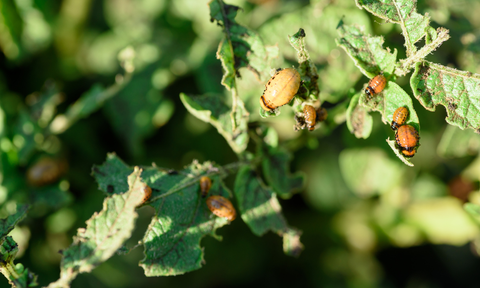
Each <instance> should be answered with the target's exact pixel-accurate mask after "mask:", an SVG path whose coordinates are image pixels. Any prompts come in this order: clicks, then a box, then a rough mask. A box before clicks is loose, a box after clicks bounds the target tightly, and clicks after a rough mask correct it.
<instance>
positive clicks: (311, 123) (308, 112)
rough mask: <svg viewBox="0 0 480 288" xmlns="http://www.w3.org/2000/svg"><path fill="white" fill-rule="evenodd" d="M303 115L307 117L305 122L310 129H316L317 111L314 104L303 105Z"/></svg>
mask: <svg viewBox="0 0 480 288" xmlns="http://www.w3.org/2000/svg"><path fill="white" fill-rule="evenodd" d="M303 117H304V118H305V124H306V125H307V128H308V130H310V131H313V130H315V124H316V119H317V112H316V111H315V108H313V106H312V105H305V106H303Z"/></svg>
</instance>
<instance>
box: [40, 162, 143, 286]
mask: <svg viewBox="0 0 480 288" xmlns="http://www.w3.org/2000/svg"><path fill="white" fill-rule="evenodd" d="M141 173H142V170H141V169H139V168H138V167H135V168H134V171H133V173H132V174H131V175H130V176H128V185H129V188H128V191H125V193H124V194H115V195H112V196H110V197H107V198H105V200H104V202H103V209H102V211H100V212H99V213H95V214H94V215H93V216H92V217H91V218H90V219H89V220H88V221H87V222H86V223H87V228H80V229H78V232H77V236H76V237H74V242H73V244H72V245H71V246H70V247H68V248H67V249H65V250H64V251H63V257H62V263H61V271H60V279H59V280H58V281H57V282H54V283H51V284H50V285H49V287H65V286H68V285H69V283H70V282H71V281H72V280H73V279H75V277H76V276H77V275H78V274H79V273H84V272H90V271H92V270H93V269H94V268H95V267H96V266H97V265H99V264H101V263H102V262H104V261H106V260H108V259H109V258H110V257H111V256H112V255H113V254H114V253H115V252H116V251H117V250H118V249H119V248H120V247H121V246H122V245H123V243H124V242H125V240H127V239H129V238H130V236H131V234H132V231H133V229H134V228H135V220H136V218H137V216H138V214H137V212H135V209H136V208H137V207H138V206H139V205H140V204H142V201H143V196H144V189H145V185H146V184H145V183H144V182H143V181H142V178H141V177H140V174H141Z"/></svg>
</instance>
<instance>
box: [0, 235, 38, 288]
mask: <svg viewBox="0 0 480 288" xmlns="http://www.w3.org/2000/svg"><path fill="white" fill-rule="evenodd" d="M17 253H18V245H17V243H16V242H15V240H13V238H12V237H11V236H7V237H6V238H5V241H2V243H1V245H0V272H2V274H3V275H4V276H5V278H7V279H8V282H9V283H10V284H11V285H12V287H16V288H27V287H35V286H38V283H37V275H35V274H33V273H32V272H30V271H29V270H28V268H24V267H23V265H22V264H20V263H19V264H17V265H15V264H13V261H14V260H15V256H16V255H17Z"/></svg>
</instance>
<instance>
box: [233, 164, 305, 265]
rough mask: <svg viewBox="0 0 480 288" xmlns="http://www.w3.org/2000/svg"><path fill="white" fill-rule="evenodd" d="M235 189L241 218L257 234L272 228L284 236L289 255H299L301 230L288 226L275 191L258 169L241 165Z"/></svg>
mask: <svg viewBox="0 0 480 288" xmlns="http://www.w3.org/2000/svg"><path fill="white" fill-rule="evenodd" d="M234 192H235V196H236V198H237V201H238V207H239V209H240V212H241V214H242V219H243V221H244V222H245V223H246V224H247V225H248V227H250V230H252V232H253V233H254V234H255V235H258V236H262V235H263V234H265V233H266V232H268V231H269V230H270V231H272V232H274V233H277V234H278V235H280V236H282V237H283V243H284V245H283V246H284V252H285V253H286V254H288V255H290V256H298V255H299V254H300V252H301V250H302V249H303V245H302V243H300V241H298V238H297V237H300V231H297V230H295V229H293V228H291V227H289V226H288V224H287V221H286V220H285V218H284V217H283V215H282V207H281V206H280V203H279V202H278V200H277V196H276V194H275V193H274V192H273V191H272V190H271V189H269V188H268V187H266V186H265V184H264V183H263V182H262V180H261V179H260V178H259V177H258V176H257V175H256V173H255V171H253V170H251V169H250V167H248V166H243V167H242V168H240V170H239V171H238V174H237V178H236V179H235V189H234ZM294 239H296V240H294ZM292 245H293V246H292Z"/></svg>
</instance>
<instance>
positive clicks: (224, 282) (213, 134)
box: [0, 0, 480, 288]
mask: <svg viewBox="0 0 480 288" xmlns="http://www.w3.org/2000/svg"><path fill="white" fill-rule="evenodd" d="M227 3H228V4H234V5H237V6H240V7H241V8H242V9H243V10H241V11H239V14H238V17H237V21H238V22H239V23H240V24H242V25H244V26H246V27H248V28H250V29H252V30H254V31H257V32H258V33H259V34H260V36H261V37H262V38H263V40H264V42H265V43H266V44H267V45H278V48H279V57H278V58H277V59H276V60H275V63H274V65H275V66H274V67H272V69H273V68H278V67H291V66H292V65H295V64H296V54H295V51H294V49H293V48H292V47H291V46H290V45H289V43H288V40H287V36H288V35H292V34H294V33H295V32H297V31H298V29H299V28H300V27H301V28H303V29H304V30H305V31H306V35H307V38H306V39H307V49H308V51H309V53H310V56H311V58H312V60H313V61H314V62H315V63H316V65H317V68H318V71H319V75H320V80H319V85H320V90H321V93H320V97H321V99H322V101H324V104H323V105H324V107H326V108H327V109H328V111H329V115H330V116H329V118H328V120H327V121H326V122H325V123H322V124H321V125H320V126H319V128H318V129H317V130H316V131H314V132H311V133H310V132H307V131H302V132H295V131H294V130H293V125H294V120H293V112H292V111H289V109H290V108H289V107H283V108H282V113H281V114H280V116H279V117H275V118H268V119H266V120H265V119H261V118H260V116H259V114H258V97H259V96H260V95H261V92H262V91H263V88H264V83H262V82H260V81H258V80H257V79H255V77H254V75H252V73H250V72H249V71H248V70H246V69H245V70H241V71H240V73H241V76H242V78H241V79H239V80H238V87H239V94H240V97H241V98H242V99H243V100H244V101H245V102H246V107H247V109H248V110H249V111H250V114H251V115H250V116H251V121H266V122H268V123H269V125H271V126H272V127H274V128H275V129H276V130H277V132H278V134H279V136H280V140H281V141H282V145H284V146H285V147H287V148H288V149H289V150H290V151H291V152H292V153H293V155H294V157H293V160H292V165H291V170H292V171H304V172H305V173H306V175H307V177H308V180H307V186H306V187H305V189H304V191H302V192H301V193H299V194H297V195H295V196H294V197H292V198H291V199H289V200H280V201H281V204H282V207H283V210H284V214H285V216H286V218H287V220H288V221H289V224H290V225H292V226H294V227H297V228H299V229H301V230H303V235H302V242H303V243H304V245H305V250H304V252H303V253H302V254H301V256H300V257H299V258H297V259H296V258H291V257H288V256H286V255H284V254H283V252H282V243H281V238H280V237H278V236H276V235H274V234H272V233H269V234H267V235H265V236H263V237H261V238H259V237H256V236H254V235H253V234H252V233H251V232H250V231H249V229H248V227H247V226H246V225H245V224H244V223H243V222H242V221H241V219H240V218H239V219H238V220H237V221H234V222H233V223H232V224H231V225H228V226H226V227H223V228H221V229H220V230H218V231H217V233H218V234H220V235H222V236H223V241H221V242H219V241H216V240H215V239H213V238H209V237H206V238H204V239H203V240H202V246H203V247H205V248H204V249H205V260H206V264H205V265H204V267H203V268H202V269H200V270H197V271H194V272H190V273H187V274H185V275H182V276H176V277H160V278H147V277H145V276H144V275H143V270H142V269H141V268H140V267H139V266H138V262H139V260H140V259H142V258H143V251H142V249H141V248H137V249H136V250H134V251H133V252H132V253H130V254H128V255H126V256H119V255H116V256H114V257H112V258H111V259H110V260H109V261H107V262H106V263H103V264H102V265H100V266H99V267H98V268H96V269H95V270H94V271H93V272H92V273H91V274H81V275H79V277H78V278H77V279H76V280H75V281H74V282H73V283H72V287H121V288H127V287H147V285H148V286H149V287H157V286H158V287H245V286H247V285H248V286H250V285H255V286H262V287H279V286H280V287H281V286H287V285H288V286H293V287H479V286H480V276H479V275H480V274H479V273H478V271H479V269H480V258H478V251H480V250H479V249H480V246H479V245H480V233H479V232H480V230H479V226H478V223H477V222H475V220H474V219H473V218H472V217H470V215H469V214H468V213H467V212H465V210H464V208H463V204H464V203H465V202H472V203H477V204H479V203H480V191H479V179H480V158H478V152H479V149H480V136H479V135H477V134H475V133H474V132H473V131H471V130H467V131H461V130H460V129H458V128H456V127H453V126H449V125H447V124H446V122H445V120H444V118H445V116H446V113H445V109H444V108H443V107H439V108H438V109H437V111H436V112H434V113H432V112H427V111H425V109H424V108H423V107H421V105H420V104H418V102H417V101H416V100H414V105H415V108H416V112H417V114H418V116H419V119H420V124H421V146H420V148H419V150H418V153H417V155H416V156H415V157H414V158H413V160H412V162H413V163H414V164H415V167H413V168H410V167H407V166H405V165H404V164H403V163H402V162H401V161H400V160H399V159H397V158H396V156H395V155H394V153H393V152H392V151H391V149H390V148H389V146H388V145H387V143H386V142H385V139H387V138H388V137H390V138H393V137H394V134H393V132H392V131H391V130H390V128H389V127H388V126H387V125H385V124H384V123H382V121H381V117H380V115H379V114H378V113H373V114H372V116H373V118H374V125H373V131H372V134H371V136H370V137H369V138H368V139H366V140H364V139H356V138H355V136H354V135H352V134H351V133H350V132H349V131H348V129H347V127H346V125H345V111H346V108H347V106H348V103H349V99H350V98H349V96H350V95H352V94H353V92H355V91H359V90H360V89H362V87H363V86H364V84H365V83H366V82H368V79H367V78H366V77H365V76H363V75H362V74H361V73H360V72H359V70H358V69H357V68H356V67H355V66H354V64H353V62H352V61H351V59H350V58H349V57H348V56H347V55H346V53H344V51H343V50H341V49H340V48H338V47H337V46H336V44H335V38H336V37H337V32H336V27H337V24H338V22H339V21H340V20H343V21H344V22H345V23H347V24H349V23H357V24H359V25H364V26H365V30H366V31H367V32H368V33H371V34H372V35H383V36H384V37H385V44H384V46H386V47H389V48H390V49H392V50H393V49H397V50H398V51H399V53H398V55H399V58H400V59H401V58H404V57H405V51H404V47H403V37H402V35H401V30H400V27H399V26H398V25H394V24H387V23H384V22H383V21H382V20H380V19H378V18H375V17H373V16H372V15H370V14H369V13H368V12H366V11H364V10H360V9H358V8H357V7H356V6H355V3H354V1H347V0H337V1H331V0H330V1H327V0H312V1H307V0H302V1H298V0H295V1H294V0H249V1H246V0H232V1H227ZM207 4H208V1H206V0H174V1H167V0H98V1H92V0H64V1H60V0H48V1H47V0H1V2H0V49H1V53H0V105H1V106H0V108H1V110H0V112H1V113H0V114H1V115H0V116H1V117H0V119H1V121H0V136H1V140H0V150H1V151H0V153H2V154H0V155H1V160H2V162H1V163H2V171H1V173H2V174H1V177H0V179H1V181H2V182H1V186H0V213H1V216H2V217H1V218H4V217H5V216H6V215H8V214H9V213H10V212H11V211H12V210H14V207H15V204H16V203H17V202H22V201H24V200H26V199H27V200H32V199H33V201H34V202H35V203H37V204H36V206H35V209H32V211H30V213H29V216H28V217H27V218H26V219H25V220H24V221H23V222H21V223H20V225H19V226H18V227H17V228H16V229H15V230H14V231H13V232H12V235H13V237H14V239H15V240H16V241H17V243H18V244H19V247H20V253H19V257H18V259H17V260H16V262H20V263H22V264H24V265H25V267H28V268H29V269H31V270H32V271H33V272H34V273H36V274H37V275H39V283H40V284H41V285H46V284H48V283H50V282H51V281H54V280H56V279H58V276H59V264H60V259H61V255H60V254H59V253H58V251H59V250H60V249H64V248H65V247H67V246H68V245H70V243H71V239H72V236H73V235H75V233H76V229H77V228H79V227H84V226H85V221H86V220H87V219H88V218H90V216H91V215H92V214H93V213H94V212H95V211H99V210H100V209H101V205H102V200H103V197H104V195H103V194H102V192H100V191H99V190H98V189H97V184H96V183H95V181H94V179H93V177H91V176H90V173H91V167H92V165H94V164H101V163H103V161H104V160H105V158H106V153H107V152H112V151H115V152H116V153H117V154H118V155H119V156H120V157H121V158H122V159H123V160H125V161H126V162H127V163H128V164H130V165H150V164H151V163H152V162H155V163H156V164H157V166H160V167H165V168H171V169H181V168H182V167H183V166H185V165H187V164H189V163H191V162H192V161H193V159H198V160H199V161H207V160H211V161H214V162H216V163H218V164H220V165H225V164H228V163H232V162H235V161H238V160H237V158H236V155H235V154H234V152H233V151H232V150H231V149H230V147H229V146H228V144H227V142H226V141H225V140H224V138H223V137H222V136H221V135H219V134H218V133H217V131H216V129H215V128H213V127H211V126H210V125H209V124H206V123H203V122H201V121H199V120H197V119H196V118H195V117H193V116H192V115H190V114H189V113H188V112H187V111H186V109H185V108H184V107H183V105H182V103H181V102H180V100H179V93H180V92H184V93H187V94H204V93H212V92H214V93H227V92H226V91H225V89H224V87H223V86H221V84H220V81H221V77H222V73H223V72H222V67H221V63H220V61H219V60H217V59H216V56H215V53H216V50H217V47H218V44H219V42H220V40H221V38H222V29H221V27H218V26H217V25H216V24H215V23H211V22H210V15H209V10H208V5H207ZM418 12H419V13H421V14H425V13H429V15H430V16H431V19H432V24H431V25H432V26H433V27H434V28H437V27H440V26H442V27H445V28H447V29H449V30H450V35H451V39H450V40H449V41H447V42H445V43H444V44H443V45H442V46H441V47H440V48H439V49H437V50H436V51H435V52H434V53H433V54H432V55H429V56H428V57H427V59H428V60H430V61H432V62H437V63H440V64H443V65H447V66H451V67H455V68H457V69H462V70H466V71H470V72H473V73H480V66H479V65H478V63H480V18H479V17H478V13H479V12H480V1H478V0H470V1H469V0H460V1H447V0H429V1H423V0H420V1H418ZM421 44H422V43H420V45H421ZM127 47H130V48H127ZM125 48H127V49H125ZM132 52H133V53H134V55H135V57H134V58H132V57H131V56H132V55H133V54H132ZM125 63H126V64H125ZM122 64H123V65H122ZM132 67H134V71H133V73H129V72H131V71H132V69H131V68H132ZM129 69H130V70H129ZM126 71H127V72H126ZM396 82H397V83H398V84H399V85H401V86H402V87H403V88H404V89H405V91H407V93H409V94H410V95H412V93H411V89H410V87H409V78H408V77H403V78H399V79H397V81H396ZM82 95H84V96H83V97H84V98H88V97H87V96H88V95H97V96H98V95H100V96H98V97H100V98H102V97H103V98H102V100H101V101H100V100H99V101H96V100H95V101H93V100H92V102H88V103H87V104H88V105H91V106H88V105H86V104H85V103H86V102H79V103H80V104H78V105H79V107H80V108H81V109H85V111H87V112H85V113H84V114H81V115H80V116H78V117H73V118H72V119H73V120H72V121H71V126H69V127H68V129H66V130H65V131H64V132H63V131H60V130H54V131H53V132H52V131H51V130H48V129H50V128H51V126H50V123H51V121H52V120H53V119H57V118H56V117H57V116H58V115H59V114H62V113H66V111H69V110H68V109H69V107H71V105H73V103H75V102H76V101H77V100H78V99H80V98H81V97H82ZM97 96H95V97H97ZM95 97H94V96H92V97H91V99H97V98H95ZM42 99H43V100H42ZM45 99H47V100H48V101H47V100H45ZM92 103H93V104H92ZM86 106H88V107H89V108H88V109H86V108H85V107H86ZM82 111H83V110H82ZM67 115H68V112H67ZM53 121H55V120H53ZM46 131H49V132H46ZM45 155H51V156H52V157H54V158H55V159H58V160H59V161H63V162H62V163H68V170H66V172H65V174H64V175H63V176H62V178H61V179H60V180H59V181H57V182H56V183H54V184H51V185H48V186H47V187H41V188H35V187H31V185H28V184H26V176H25V173H26V171H27V169H28V168H29V167H31V166H32V165H33V164H34V163H35V162H36V161H37V160H38V159H40V158H41V157H44V156H45ZM233 180H234V178H233V177H230V178H227V184H228V185H229V186H230V187H232V186H233ZM38 195H43V196H38ZM52 199H54V200H55V201H53V200H52ZM12 207H13V208H12ZM139 213H140V217H139V219H138V222H137V229H136V232H135V233H134V237H133V238H132V239H131V240H129V244H132V243H133V244H135V243H136V242H137V241H138V240H139V239H141V238H142V236H143V235H142V234H143V232H144V231H145V229H146V227H147V225H148V223H149V221H150V218H151V217H152V215H153V210H152V209H150V208H149V207H145V208H142V209H140V210H139ZM7 283H8V282H7V281H6V279H4V278H0V286H2V287H7V286H8V284H7Z"/></svg>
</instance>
